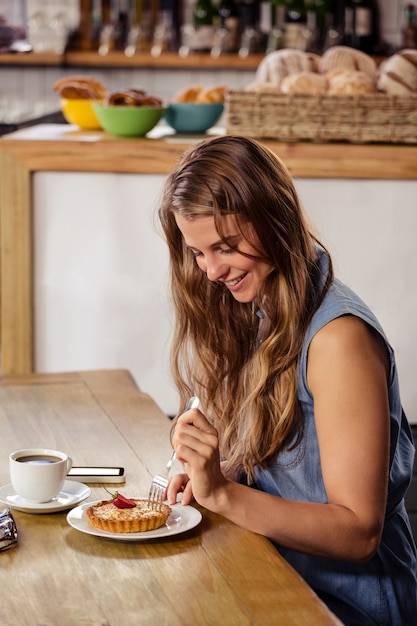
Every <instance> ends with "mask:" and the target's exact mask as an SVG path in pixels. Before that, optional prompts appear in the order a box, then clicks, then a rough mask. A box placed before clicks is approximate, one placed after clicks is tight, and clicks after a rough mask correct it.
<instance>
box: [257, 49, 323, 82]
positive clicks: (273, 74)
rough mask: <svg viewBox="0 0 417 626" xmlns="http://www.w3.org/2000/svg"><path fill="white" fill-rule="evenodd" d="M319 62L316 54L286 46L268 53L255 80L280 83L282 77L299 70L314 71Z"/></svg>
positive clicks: (258, 69)
mask: <svg viewBox="0 0 417 626" xmlns="http://www.w3.org/2000/svg"><path fill="white" fill-rule="evenodd" d="M316 64H317V59H316V55H313V54H309V53H307V52H302V51H301V50H294V49H292V48H284V49H282V50H276V51H275V52H271V53H270V54H267V55H266V57H265V58H264V59H262V61H261V62H260V63H259V65H258V68H257V70H256V75H255V81H256V82H258V83H273V84H274V85H278V86H279V85H280V84H281V82H282V79H283V78H285V77H286V76H290V75H291V74H297V73H298V72H312V71H314V69H315V65H316Z"/></svg>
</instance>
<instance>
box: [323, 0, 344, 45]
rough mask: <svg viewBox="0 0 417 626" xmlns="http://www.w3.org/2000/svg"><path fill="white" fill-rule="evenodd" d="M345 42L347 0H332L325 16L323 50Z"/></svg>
mask: <svg viewBox="0 0 417 626" xmlns="http://www.w3.org/2000/svg"><path fill="white" fill-rule="evenodd" d="M344 43H345V0H330V1H329V2H328V5H327V7H326V11H325V16H324V36H323V51H325V50H327V49H328V48H331V47H333V46H340V45H343V44H344Z"/></svg>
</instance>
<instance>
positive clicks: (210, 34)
mask: <svg viewBox="0 0 417 626" xmlns="http://www.w3.org/2000/svg"><path fill="white" fill-rule="evenodd" d="M214 15H215V10H214V6H213V3H212V1H211V0H196V2H195V4H194V7H193V26H194V33H193V36H192V38H191V41H190V42H189V48H190V50H191V51H193V52H210V51H211V50H212V48H213V43H214Z"/></svg>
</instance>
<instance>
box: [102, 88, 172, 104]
mask: <svg viewBox="0 0 417 626" xmlns="http://www.w3.org/2000/svg"><path fill="white" fill-rule="evenodd" d="M105 104H107V105H109V106H127V107H161V106H162V100H161V99H160V98H156V97H155V96H149V95H148V94H147V93H146V92H145V91H143V90H142V89H124V90H123V91H115V92H114V93H112V94H110V95H109V96H108V97H107V98H106V100H105Z"/></svg>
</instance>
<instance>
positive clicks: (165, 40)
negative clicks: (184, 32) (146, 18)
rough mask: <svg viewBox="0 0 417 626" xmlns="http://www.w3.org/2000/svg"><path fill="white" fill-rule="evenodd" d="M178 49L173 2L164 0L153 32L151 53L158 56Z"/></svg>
mask: <svg viewBox="0 0 417 626" xmlns="http://www.w3.org/2000/svg"><path fill="white" fill-rule="evenodd" d="M177 49H178V44H177V39H176V32H175V28H174V11H173V2H172V0H162V2H161V6H160V10H159V15H158V18H157V22H156V26H155V29H154V32H153V38H152V46H151V55H152V56H153V57H158V56H160V55H161V54H163V53H164V52H174V51H176V50H177Z"/></svg>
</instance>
